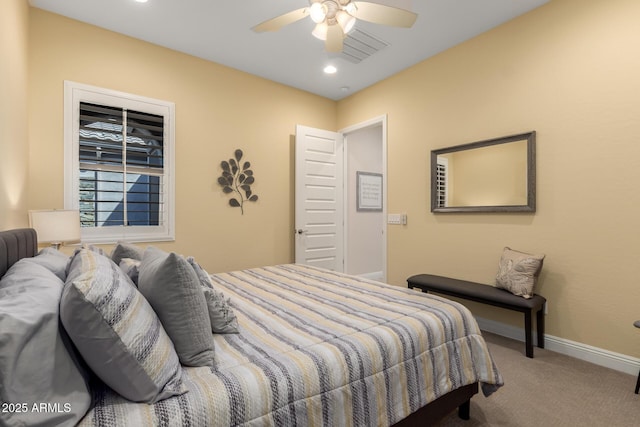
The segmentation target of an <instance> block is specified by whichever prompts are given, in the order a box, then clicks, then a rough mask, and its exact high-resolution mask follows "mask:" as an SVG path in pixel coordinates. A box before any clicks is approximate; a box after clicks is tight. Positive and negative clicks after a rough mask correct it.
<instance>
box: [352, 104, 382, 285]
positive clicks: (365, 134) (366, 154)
mask: <svg viewBox="0 0 640 427" xmlns="http://www.w3.org/2000/svg"><path fill="white" fill-rule="evenodd" d="M341 133H342V134H343V135H344V150H345V162H344V163H345V168H344V169H345V179H344V181H345V191H344V194H345V203H344V206H345V247H344V254H345V269H344V271H345V273H349V274H353V275H356V276H362V277H366V278H369V279H373V280H378V281H386V278H387V268H386V265H387V259H386V258H387V230H386V221H385V218H386V201H387V194H386V188H387V186H386V181H387V180H386V173H387V164H386V160H387V159H386V152H387V150H386V116H381V117H377V118H374V119H372V120H369V121H366V122H363V123H359V124H357V125H354V126H350V127H349V128H347V129H343V130H342V131H341ZM363 172H364V173H365V174H374V175H380V176H381V180H380V183H381V187H380V188H379V191H380V194H379V197H380V204H379V207H380V209H377V206H378V205H376V206H375V207H374V208H370V209H363V208H362V207H360V209H358V197H362V195H359V194H358V192H359V189H358V174H359V173H363ZM374 182H375V181H374ZM376 185H377V183H376ZM364 190H365V188H364V187H362V184H360V191H364ZM375 191H378V188H377V186H376V187H375ZM375 197H376V199H377V198H378V195H377V194H376V195H375Z"/></svg>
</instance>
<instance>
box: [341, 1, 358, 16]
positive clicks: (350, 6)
mask: <svg viewBox="0 0 640 427" xmlns="http://www.w3.org/2000/svg"><path fill="white" fill-rule="evenodd" d="M344 10H345V11H346V12H347V13H348V14H349V15H354V14H355V12H356V11H357V10H358V7H357V6H356V5H355V3H353V2H349V3H348V4H347V5H346V6H345V7H344Z"/></svg>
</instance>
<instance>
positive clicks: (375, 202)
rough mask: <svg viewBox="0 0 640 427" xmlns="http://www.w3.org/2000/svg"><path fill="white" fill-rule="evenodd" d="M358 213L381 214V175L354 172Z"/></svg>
mask: <svg viewBox="0 0 640 427" xmlns="http://www.w3.org/2000/svg"><path fill="white" fill-rule="evenodd" d="M356 188H357V200H356V210H357V211H358V212H382V174H381V173H373V172H356Z"/></svg>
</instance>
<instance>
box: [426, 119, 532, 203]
mask: <svg viewBox="0 0 640 427" xmlns="http://www.w3.org/2000/svg"><path fill="white" fill-rule="evenodd" d="M535 211H536V133H535V131H532V132H527V133H523V134H518V135H511V136H505V137H502V138H495V139H490V140H486V141H478V142H472V143H469V144H463V145H456V146H454V147H448V148H441V149H438V150H433V151H431V212H535Z"/></svg>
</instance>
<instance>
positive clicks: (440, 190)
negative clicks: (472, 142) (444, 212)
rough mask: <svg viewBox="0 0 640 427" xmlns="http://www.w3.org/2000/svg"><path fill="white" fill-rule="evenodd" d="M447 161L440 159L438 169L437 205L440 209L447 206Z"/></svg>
mask: <svg viewBox="0 0 640 427" xmlns="http://www.w3.org/2000/svg"><path fill="white" fill-rule="evenodd" d="M447 167H448V162H447V159H442V158H440V157H438V162H437V169H436V205H437V207H439V208H444V207H446V206H447V178H448V171H447Z"/></svg>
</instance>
